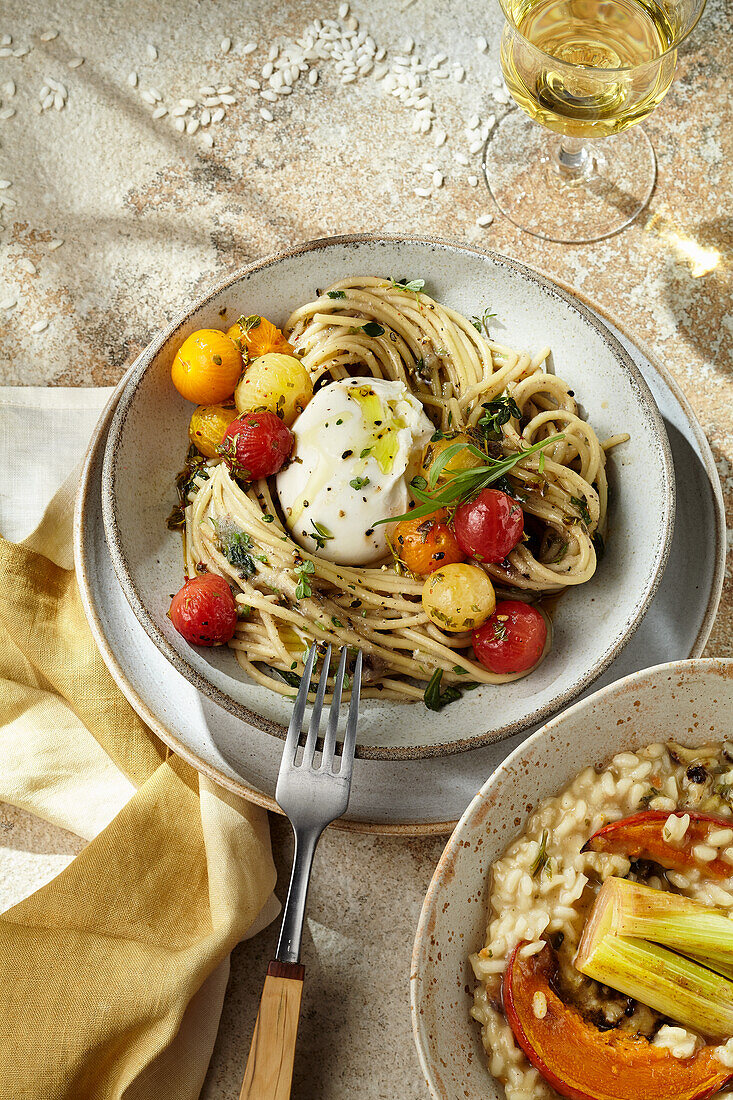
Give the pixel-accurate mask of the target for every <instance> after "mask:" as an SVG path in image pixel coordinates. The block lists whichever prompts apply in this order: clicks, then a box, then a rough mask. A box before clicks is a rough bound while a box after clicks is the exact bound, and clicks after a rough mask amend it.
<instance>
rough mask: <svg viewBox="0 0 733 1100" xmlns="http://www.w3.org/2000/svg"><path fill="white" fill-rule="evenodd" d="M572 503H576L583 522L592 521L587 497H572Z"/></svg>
mask: <svg viewBox="0 0 733 1100" xmlns="http://www.w3.org/2000/svg"><path fill="white" fill-rule="evenodd" d="M570 503H571V504H574V505H575V507H576V508H577V509H578V515H579V516H580V518H581V519H582V521H583V523H590V512H589V511H588V503H587V501H586V499H585V497H571V498H570Z"/></svg>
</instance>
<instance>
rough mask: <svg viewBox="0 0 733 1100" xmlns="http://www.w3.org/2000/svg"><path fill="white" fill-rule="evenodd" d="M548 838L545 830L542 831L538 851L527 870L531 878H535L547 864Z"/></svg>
mask: <svg viewBox="0 0 733 1100" xmlns="http://www.w3.org/2000/svg"><path fill="white" fill-rule="evenodd" d="M549 836H550V834H549V832H548V831H547V829H543V830H542V839H541V840H540V850H539V851H538V853H537V855H536V856H535V858H534V860H533V862H532V866H531V867H530V869H529V873H530V875H531V876H532V878H535V877H536V876H537V875H538V874H539V873H540V871H541V870H542V868H543V867H544V866H545V864H546V863H547V841H548V839H549Z"/></svg>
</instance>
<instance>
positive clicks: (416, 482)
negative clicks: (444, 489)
mask: <svg viewBox="0 0 733 1100" xmlns="http://www.w3.org/2000/svg"><path fill="white" fill-rule="evenodd" d="M410 485H412V487H413V489H427V487H428V483H427V480H426V478H424V477H423V476H422V474H416V475H415V477H413V479H412V481H411V482H410Z"/></svg>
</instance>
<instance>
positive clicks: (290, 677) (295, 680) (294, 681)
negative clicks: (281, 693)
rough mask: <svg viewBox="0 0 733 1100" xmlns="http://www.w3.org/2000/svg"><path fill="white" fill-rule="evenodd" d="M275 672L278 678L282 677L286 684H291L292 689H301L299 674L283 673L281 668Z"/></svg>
mask: <svg viewBox="0 0 733 1100" xmlns="http://www.w3.org/2000/svg"><path fill="white" fill-rule="evenodd" d="M275 671H276V672H277V674H278V676H282V678H283V680H284V681H285V683H286V684H290V686H291V687H292V688H299V687H300V681H301V677H300V676H298V674H297V672H283V670H282V669H281V668H278V669H275Z"/></svg>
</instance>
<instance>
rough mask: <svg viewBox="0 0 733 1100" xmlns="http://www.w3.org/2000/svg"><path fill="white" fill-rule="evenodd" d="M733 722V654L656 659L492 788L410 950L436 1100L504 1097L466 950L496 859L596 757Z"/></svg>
mask: <svg viewBox="0 0 733 1100" xmlns="http://www.w3.org/2000/svg"><path fill="white" fill-rule="evenodd" d="M732 722H733V661H732V660H716V659H714V658H709V659H707V660H699V661H676V662H673V663H671V664H664V665H658V666H657V667H656V668H650V669H645V670H643V671H641V672H638V673H636V674H634V675H633V676H628V677H626V678H625V679H623V680H619V681H618V682H617V683H615V684H611V685H610V686H609V687H606V688H604V689H603V690H602V691H597V692H595V693H594V694H593V695H591V696H590V697H588V698H586V699H584V700H583V701H582V702H580V703H576V704H575V705H574V706H572V707H570V709H569V710H566V711H564V712H563V713H562V714H560V715H558V716H557V717H556V718H553V720H552V721H551V722H548V724H547V725H546V726H544V727H543V728H542V729H541V730H538V731H537V733H535V734H533V736H532V737H530V738H529V739H528V740H527V741H525V743H524V744H523V745H521V746H520V747H519V748H518V749H516V750H515V752H513V753H512V754H511V756H509V757H508V758H507V759H506V760H505V761H504V762H503V764H501V765H500V767H499V768H498V769H497V770H496V772H495V773H494V774H493V775H492V776H491V778H490V779H489V780H488V781H487V782H486V783H485V784H484V786H483V787H482V788H481V791H480V792H479V794H477V795H476V797H475V798H474V799H473V801H472V802H471V804H470V806H469V807H468V809H467V810H466V812H465V814H464V815H463V817H462V818H461V820H460V821H459V823H458V826H457V827H456V830H455V832H454V833H453V835H452V836H451V838H450V841H449V842H448V844H447V846H446V849H445V851H444V853H443V855H442V857H441V860H440V863H439V864H438V867H437V869H436V872H435V875H434V876H433V880H432V882H431V883H430V888H429V890H428V893H427V896H426V898H425V903H424V905H423V910H422V913H421V916H420V923H419V926H418V931H417V936H416V939H415V947H414V951H413V956H412V973H411V979H410V990H411V1003H412V1022H413V1031H414V1034H415V1042H416V1043H417V1049H418V1055H419V1057H420V1063H421V1065H422V1068H423V1072H424V1073H425V1077H426V1079H427V1082H428V1085H429V1086H430V1090H431V1092H432V1094H433V1096H434V1097H435V1098H436V1100H502V1098H503V1096H504V1089H503V1087H502V1086H501V1085H499V1084H497V1082H496V1081H495V1080H494V1078H493V1077H492V1076H491V1074H490V1073H489V1070H488V1067H487V1064H486V1057H485V1054H484V1051H483V1047H482V1045H481V1038H480V1035H479V1027H478V1024H476V1023H475V1021H473V1020H472V1019H471V1018H470V1017H469V1012H470V1009H471V1004H472V999H473V989H474V985H475V982H474V978H473V974H472V972H471V967H470V965H469V964H468V955H469V954H470V953H471V952H473V951H477V950H479V949H480V948H481V947H483V945H484V940H485V932H486V923H487V916H486V906H487V899H488V885H489V871H490V868H491V864H492V863H493V862H494V860H496V859H497V858H498V857H499V856H500V855H501V853H502V852H503V851H504V849H505V848H506V846H507V845H508V844H509V842H510V841H511V840H512V839H513V838H514V837H515V836H517V835H518V834H519V833H521V832H522V830H523V828H524V823H525V821H526V818H527V817H528V816H529V814H530V813H531V812H532V811H533V810H534V809H535V808H536V807H537V805H538V803H539V802H541V801H542V800H543V799H544V798H548V797H550V796H551V795H555V794H557V793H558V792H559V791H560V790H562V788H563V787H565V786H566V784H567V783H569V782H570V780H571V779H572V778H573V777H574V776H576V775H577V774H578V772H579V771H581V770H582V769H583V768H584V767H586V766H587V765H588V764H594V765H595V764H601V763H602V762H603V761H604V760H607V759H608V758H609V757H611V756H613V755H614V754H615V753H617V752H622V751H624V750H627V749H634V748H639V747H641V746H642V745H646V744H650V743H651V742H654V741H666V740H668V739H669V738H670V737H674V739H675V740H678V741H680V742H681V743H682V744H685V745H691V746H694V745H699V744H701V743H703V742H704V741H710V740H725V739H728V738H729V737H730V730H731V723H732ZM640 1100H643V1098H641V1097H640Z"/></svg>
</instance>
